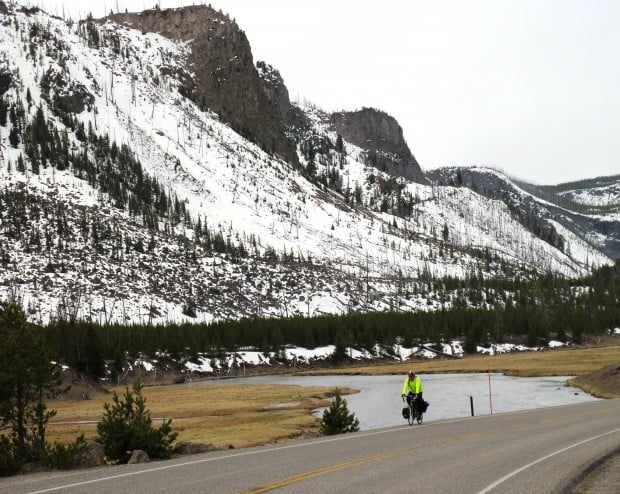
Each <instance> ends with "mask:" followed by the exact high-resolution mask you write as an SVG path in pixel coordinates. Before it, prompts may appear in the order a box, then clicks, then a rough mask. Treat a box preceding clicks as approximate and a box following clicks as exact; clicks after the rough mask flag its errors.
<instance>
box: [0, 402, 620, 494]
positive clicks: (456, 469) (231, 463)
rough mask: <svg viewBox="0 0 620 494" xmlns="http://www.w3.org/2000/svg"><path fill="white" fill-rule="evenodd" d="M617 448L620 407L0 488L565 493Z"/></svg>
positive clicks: (27, 480)
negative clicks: (591, 465) (575, 480)
mask: <svg viewBox="0 0 620 494" xmlns="http://www.w3.org/2000/svg"><path fill="white" fill-rule="evenodd" d="M618 447H620V400H608V401H603V400H602V401H595V402H588V403H582V404H577V405H571V406H562V407H554V408H545V409H541V410H531V411H525V412H516V413H507V414H500V415H494V416H482V417H475V418H465V419H456V420H443V421H437V422H426V423H425V424H424V425H421V426H418V425H415V426H412V427H410V426H407V425H405V426H403V427H391V428H386V429H377V430H373V431H367V432H361V433H355V434H346V435H342V436H332V437H326V438H325V437H323V438H316V439H313V440H307V441H297V442H293V443H285V444H279V445H273V446H269V447H262V448H251V449H243V450H232V451H227V452H218V453H209V454H205V455H196V456H191V457H183V458H177V459H174V460H170V461H166V462H153V463H149V464H146V465H123V466H119V467H113V468H112V467H106V468H98V469H91V470H84V471H78V472H67V473H58V472H54V473H47V474H34V475H28V476H21V477H15V478H10V479H1V480H0V492H3V493H26V492H30V493H33V492H37V493H48V492H63V493H78V492H89V493H92V494H95V493H110V492H114V493H131V494H135V493H142V492H143V493H206V492H216V493H239V492H252V493H259V492H269V491H271V490H277V492H313V493H315V492H319V493H331V492H339V493H348V492H351V493H356V494H358V493H360V492H364V493H369V492H376V493H400V492H403V493H404V492H407V493H411V492H423V493H425V494H439V493H441V494H446V493H459V494H467V493H506V492H510V493H512V494H519V493H527V494H530V493H532V492H537V493H554V492H563V491H564V490H565V489H567V488H568V486H570V485H571V481H572V480H573V479H574V478H575V477H578V476H579V475H580V474H581V473H582V472H584V471H585V470H586V468H587V467H588V465H590V464H592V462H593V461H595V460H596V459H598V458H601V457H603V456H605V455H606V454H609V453H610V452H611V451H614V450H617V449H618Z"/></svg>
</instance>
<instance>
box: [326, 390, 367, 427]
mask: <svg viewBox="0 0 620 494" xmlns="http://www.w3.org/2000/svg"><path fill="white" fill-rule="evenodd" d="M359 425H360V422H359V420H358V419H357V418H356V417H355V414H354V413H349V408H348V407H347V400H345V399H344V398H342V397H341V396H340V390H339V389H337V390H336V395H335V397H334V401H333V402H332V404H331V406H330V407H329V408H328V409H327V410H325V411H324V412H323V420H322V422H321V428H320V429H319V432H320V433H321V434H325V435H327V436H332V435H335V434H343V433H346V432H357V431H359V429H360V428H359Z"/></svg>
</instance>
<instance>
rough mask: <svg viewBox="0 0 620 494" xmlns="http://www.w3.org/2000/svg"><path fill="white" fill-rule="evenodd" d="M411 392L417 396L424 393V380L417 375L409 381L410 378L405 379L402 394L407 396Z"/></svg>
mask: <svg viewBox="0 0 620 494" xmlns="http://www.w3.org/2000/svg"><path fill="white" fill-rule="evenodd" d="M409 391H411V392H412V393H415V394H418V393H421V392H422V391H424V389H423V388H422V380H421V379H420V376H418V375H416V376H415V377H414V378H413V379H409V376H407V377H406V378H405V382H404V383H403V392H402V394H404V395H406V394H408V393H409Z"/></svg>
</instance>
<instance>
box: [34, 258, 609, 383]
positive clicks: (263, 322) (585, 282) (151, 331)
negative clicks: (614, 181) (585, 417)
mask: <svg viewBox="0 0 620 494" xmlns="http://www.w3.org/2000/svg"><path fill="white" fill-rule="evenodd" d="M619 277H620V261H618V262H616V264H615V266H606V267H603V268H601V269H599V270H598V271H596V272H595V273H594V274H593V275H591V276H588V277H585V278H583V279H580V280H572V281H571V280H567V279H561V278H557V277H554V276H546V277H542V278H537V279H535V280H532V281H528V282H524V281H517V282H515V283H516V286H518V287H519V288H518V290H517V293H516V295H515V296H514V297H511V298H509V299H508V301H507V302H505V301H504V300H503V299H502V298H500V297H498V298H496V299H495V300H494V304H492V305H491V304H486V305H485V306H482V305H478V306H477V307H476V306H474V305H472V304H470V303H469V302H468V301H465V302H464V304H463V305H462V306H451V307H450V308H446V309H441V310H438V311H416V312H379V313H377V312H374V313H352V314H343V315H323V316H320V317H290V318H258V317H257V318H245V319H240V320H227V321H218V322H213V323H210V324H206V323H169V324H158V325H148V324H132V325H121V324H106V325H101V324H95V323H92V322H87V321H67V320H56V321H53V322H51V323H49V324H48V325H46V326H44V327H42V328H41V329H42V331H43V333H44V334H45V335H46V338H47V340H48V341H49V342H50V344H51V345H52V347H53V348H54V349H55V351H56V352H57V353H58V355H59V356H61V360H62V362H63V363H65V364H66V365H68V366H70V367H72V368H75V369H77V370H80V371H82V372H84V373H86V374H88V375H91V376H92V377H95V378H99V377H104V375H105V372H106V363H107V364H108V369H109V370H111V372H112V373H118V372H121V371H122V369H123V364H124V361H125V359H126V358H127V356H132V357H133V358H138V357H139V356H141V355H144V356H147V357H154V356H155V355H157V359H158V361H159V362H160V364H162V365H163V364H164V363H165V362H166V361H167V360H168V361H170V362H176V363H179V362H181V361H184V360H187V359H192V358H196V357H197V356H198V355H201V356H208V357H210V358H213V359H216V358H223V357H224V356H225V354H226V353H229V352H235V351H239V350H241V349H247V348H252V349H257V350H259V351H262V352H264V353H265V354H271V355H274V356H276V357H283V353H284V352H283V349H284V347H285V345H295V346H300V347H304V348H309V349H312V348H315V347H320V346H325V345H335V346H336V356H341V357H344V356H346V355H345V349H346V348H347V347H353V348H356V349H359V350H366V351H368V352H369V353H370V354H371V355H375V356H379V353H381V354H382V355H385V354H388V355H389V354H390V353H391V352H393V348H394V345H395V344H396V343H399V344H401V345H403V346H406V347H411V346H416V345H419V344H431V345H437V346H438V348H439V344H441V343H443V342H449V341H451V340H461V341H464V342H465V350H466V351H467V352H470V353H474V352H476V349H477V346H478V345H489V344H491V343H501V342H515V343H517V342H518V343H523V344H527V345H529V346H539V345H544V344H546V343H547V342H548V341H549V340H550V339H558V340H560V341H564V342H567V341H572V342H575V343H580V342H581V341H582V338H583V335H584V333H587V334H600V333H603V332H604V331H606V330H609V329H612V328H616V327H620V304H618V293H617V290H618V289H619V288H620V286H617V285H618V279H619ZM447 282H449V280H447ZM452 283H455V281H454V280H452ZM488 283H489V284H491V285H492V284H493V282H492V281H489V282H488ZM497 283H498V286H503V284H502V283H500V282H499V281H497ZM504 283H509V282H507V281H505V282H504ZM455 286H457V285H455Z"/></svg>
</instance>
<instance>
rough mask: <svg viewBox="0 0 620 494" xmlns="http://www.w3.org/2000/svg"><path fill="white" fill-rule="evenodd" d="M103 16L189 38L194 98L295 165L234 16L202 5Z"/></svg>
mask: <svg viewBox="0 0 620 494" xmlns="http://www.w3.org/2000/svg"><path fill="white" fill-rule="evenodd" d="M106 19H110V20H112V21H114V22H116V23H119V24H122V25H126V26H129V27H132V28H135V29H140V30H142V32H154V33H159V34H161V35H162V36H166V37H167V38H170V39H174V40H183V41H188V42H190V46H191V56H190V60H189V62H190V64H191V67H190V69H191V70H192V72H193V73H194V74H195V79H194V83H195V87H192V88H188V91H189V92H191V93H192V96H193V97H194V98H195V99H196V100H197V101H199V102H201V103H204V104H205V105H206V106H207V107H209V109H211V110H212V111H214V112H215V113H217V114H218V115H219V116H220V117H221V118H222V120H223V121H225V122H226V123H228V124H229V125H230V126H231V127H232V128H233V129H234V130H235V131H236V132H238V133H240V134H241V135H243V136H244V137H246V138H248V139H250V140H251V141H253V142H255V143H256V144H258V145H259V146H260V147H261V148H263V149H264V150H265V151H267V152H268V153H271V154H275V155H278V156H280V157H281V158H283V159H284V160H286V161H288V162H289V163H293V164H298V157H297V154H296V152H295V147H294V145H293V144H292V143H291V142H290V141H289V140H288V139H287V137H286V135H285V133H284V123H283V120H282V118H281V114H280V111H282V110H285V109H284V108H278V107H277V106H275V105H274V104H273V101H274V100H270V98H269V96H268V95H267V94H266V91H265V86H264V84H263V81H262V80H261V78H260V76H259V73H258V70H257V69H256V67H255V66H254V62H253V58H252V51H251V48H250V44H249V42H248V39H247V37H246V35H245V33H244V32H243V31H242V30H241V29H240V28H239V27H238V26H237V24H236V23H235V21H234V20H231V19H230V18H229V17H228V16H227V15H225V14H223V13H222V12H221V11H220V12H218V11H216V10H214V9H213V8H211V7H209V6H206V5H200V6H190V7H183V8H176V9H165V10H160V9H152V10H146V11H144V12H141V13H118V14H112V15H110V16H109V17H107V18H106ZM284 89H286V88H284ZM286 94H287V95H288V91H287V92H286ZM287 99H288V96H287Z"/></svg>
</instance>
